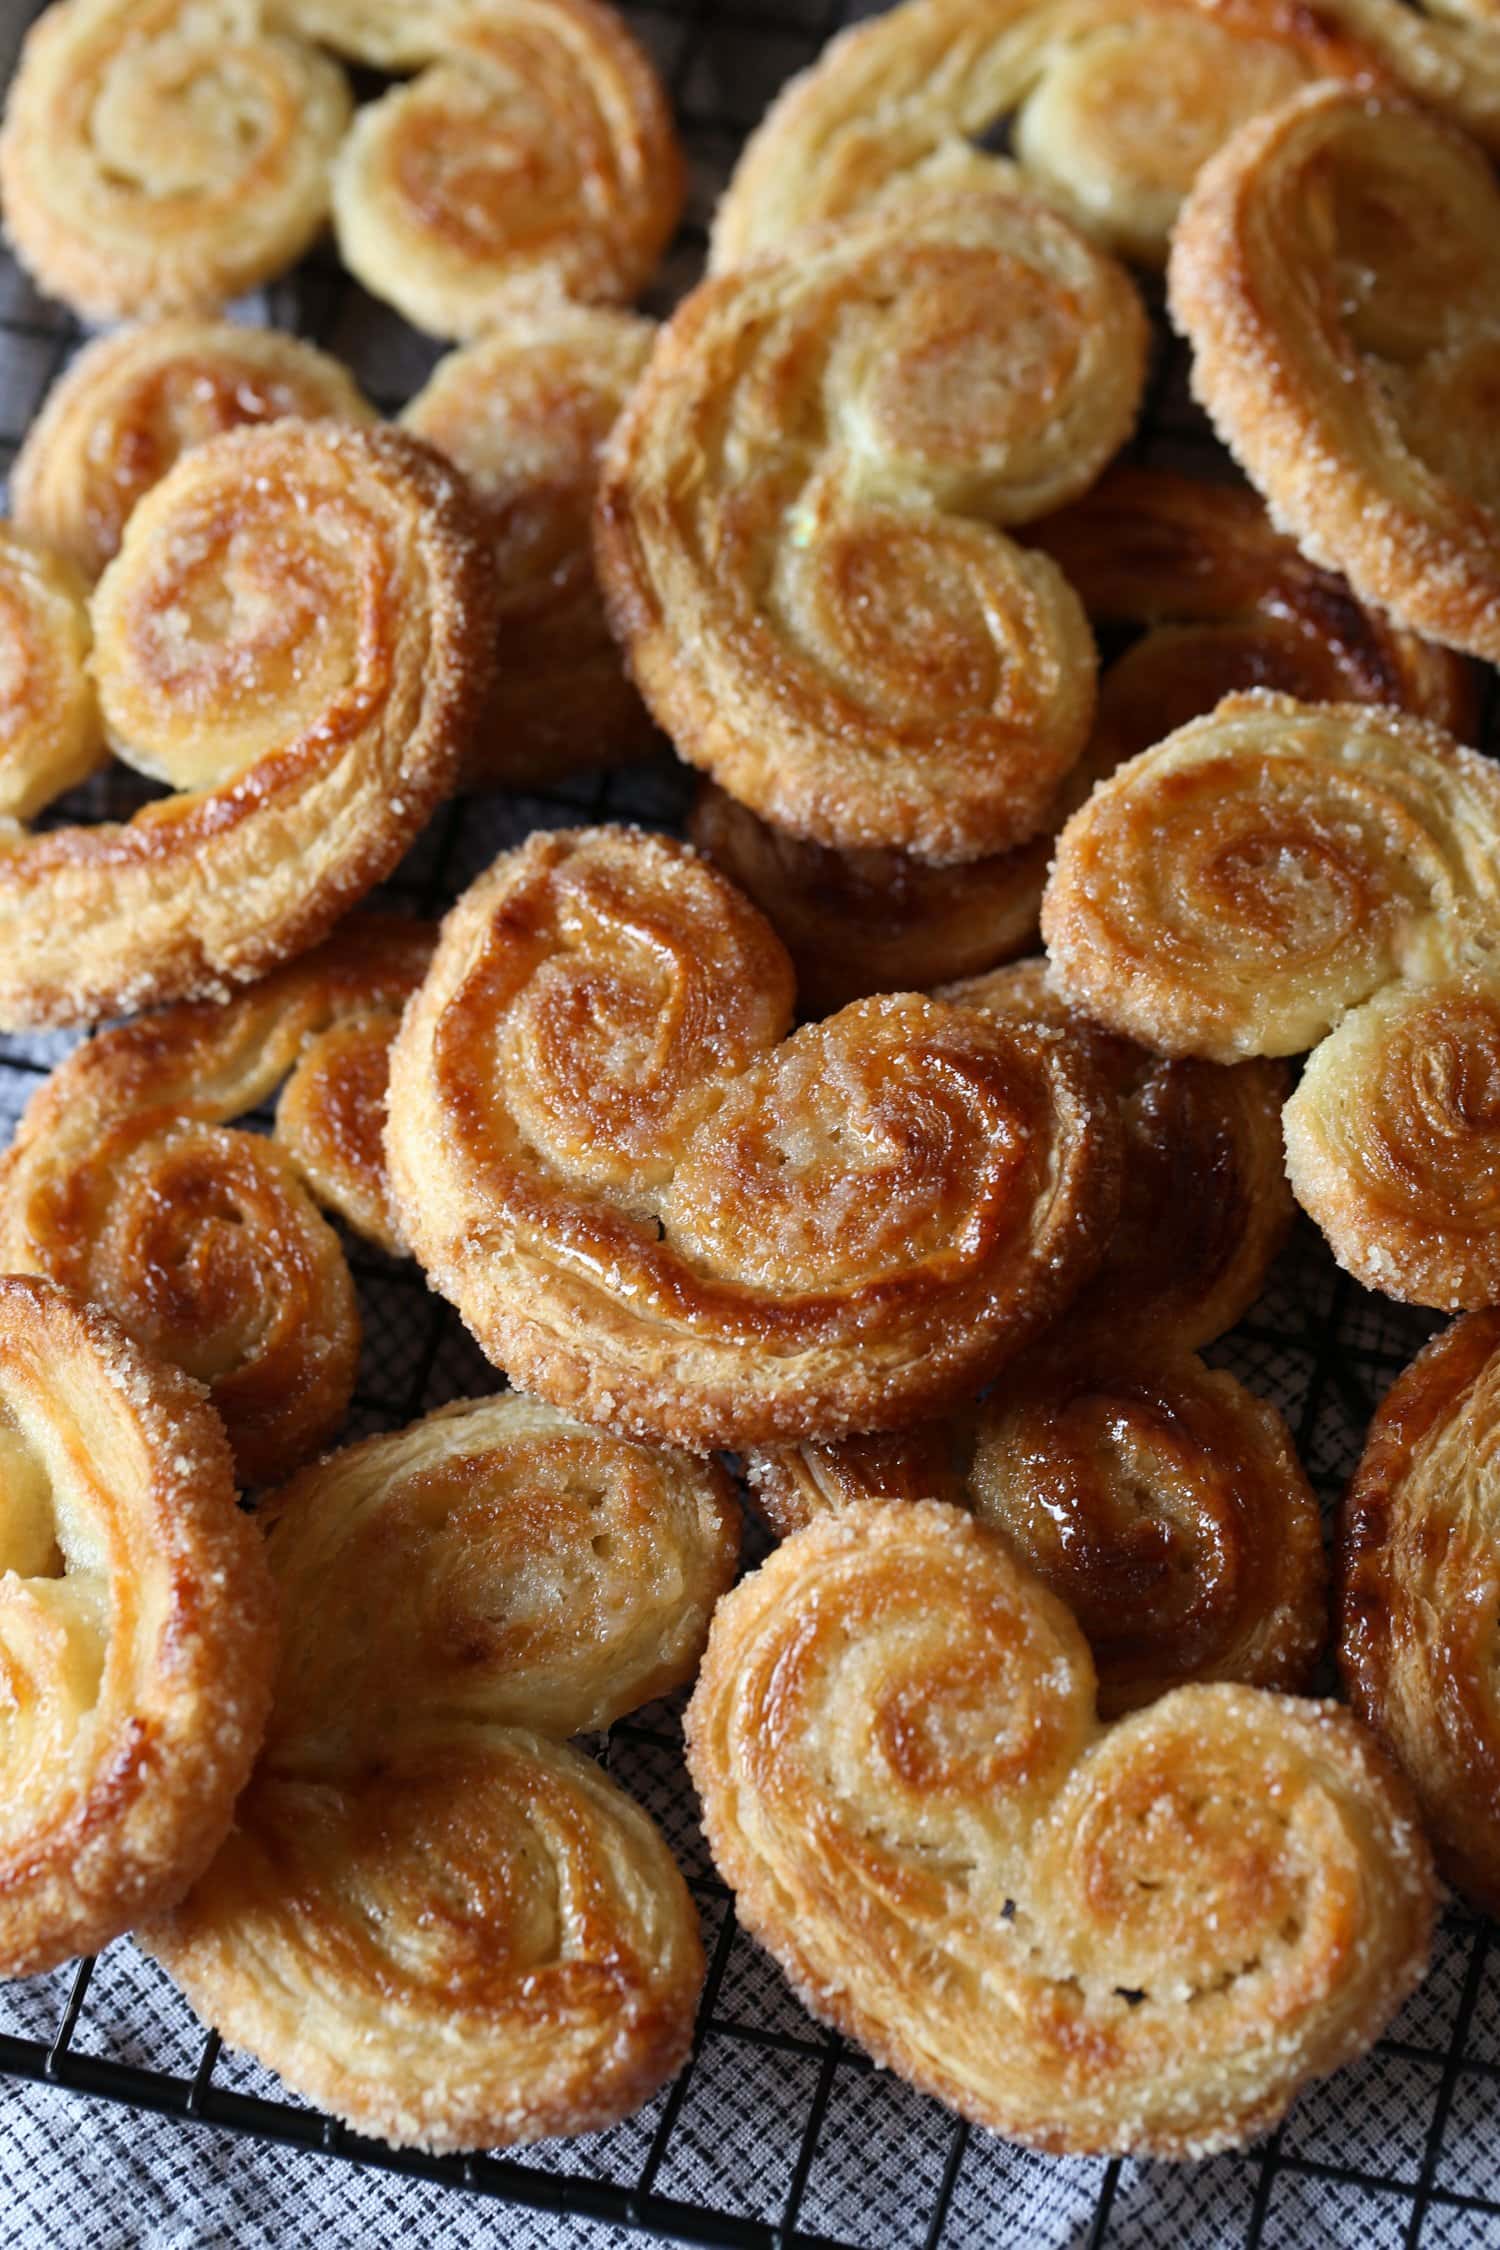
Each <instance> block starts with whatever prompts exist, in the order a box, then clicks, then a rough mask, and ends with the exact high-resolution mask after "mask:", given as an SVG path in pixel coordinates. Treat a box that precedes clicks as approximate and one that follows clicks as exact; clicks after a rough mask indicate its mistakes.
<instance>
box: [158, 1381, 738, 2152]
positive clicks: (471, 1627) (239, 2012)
mask: <svg viewBox="0 0 1500 2250" xmlns="http://www.w3.org/2000/svg"><path fill="white" fill-rule="evenodd" d="M264 1514H265V1516H266V1518H267V1520H268V1522H269V1525H270V1537H269V1550H270V1556H271V1565H272V1569H273V1571H274V1573H275V1577H276V1582H277V1588H278V1591H279V1593H280V1597H281V1603H282V1610H283V1615H284V1618H285V1644H284V1653H283V1658H282V1664H281V1671H280V1675H279V1678H278V1682H277V1689H276V1701H275V1707H274V1710H273V1714H272V1720H271V1728H270V1732H269V1735H268V1738H267V1746H266V1752H265V1755H264V1757H263V1758H262V1760H261V1763H260V1766H259V1768H258V1769H257V1772H256V1775H255V1778H254V1779H253V1781H252V1782H251V1785H250V1787H249V1789H248V1790H247V1791H246V1793H245V1796H244V1798H243V1799H242V1801H241V1805H240V1809H239V1814H238V1819H237V1822H236V1826H235V1829H234V1832H233V1834H232V1835H231V1836H230V1837H229V1839H228V1841H227V1842H226V1843H225V1845H224V1848H223V1850H222V1851H221V1852H220V1854H219V1856H218V1858H217V1859H216V1860H215V1861H214V1863H213V1865H212V1866H211V1867H210V1868H209V1870H208V1872H207V1874H206V1875H205V1876H204V1877H203V1879H202V1881H201V1882H199V1883H198V1884H197V1886H196V1887H195V1889H194V1890H193V1891H192V1892H191V1894H190V1895H189V1896H188V1898H187V1899H186V1900H185V1901H184V1902H183V1904H182V1905H181V1906H179V1907H178V1908H177V1910H176V1912H175V1913H173V1914H171V1915H169V1916H167V1917H166V1918H165V1919H163V1920H161V1921H158V1922H156V1923H154V1924H152V1925H151V1926H150V1928H149V1929H148V1930H147V1931H146V1932H145V1933H143V1942H144V1943H145V1944H146V1945H147V1947H148V1948H149V1950H150V1951H151V1952H152V1953H153V1954H155V1955H156V1957H157V1958H158V1959H159V1960H160V1961H162V1962H163V1963H164V1965H165V1966H166V1967H167V1969H168V1970H169V1971H170V1972H171V1974H172V1975H173V1976H174V1977H176V1978H177V1980H178V1981H179V1983H180V1984H181V1985H182V1986H183V1989H184V1990H185V1991H186V1993H187V1994H188V1997H189V1998H190V1999H191V2000H192V2002H193V2004H194V2006H195V2007H197V2008H198V2009H200V2010H201V2011H202V2013H203V2014H204V2016H205V2017H206V2018H208V2019H209V2020H211V2021H212V2022H213V2023H214V2024H215V2025H217V2026H218V2027H219V2028H220V2029H222V2030H223V2031H224V2032H225V2034H226V2035H227V2036H228V2037H229V2038H231V2039H233V2040H235V2041H237V2042H239V2043H240V2044H242V2045H244V2046H247V2047H249V2048H250V2049H251V2050H252V2051H253V2052H254V2053H255V2054H257V2055H258V2056H260V2058H261V2059H262V2060H263V2061H265V2062H267V2063H269V2064H270V2065H271V2066H272V2067H273V2068H274V2069H276V2070H279V2071H280V2072H281V2073H282V2075H283V2076H284V2077H285V2078H286V2079H287V2081H288V2082H289V2083H290V2084H291V2085H292V2086H293V2087H294V2088H296V2089H297V2091H299V2092H300V2093H303V2094H306V2095H307V2096H309V2098H311V2099H312V2100H313V2101H316V2102H318V2103H321V2104H322V2105H324V2106H325V2107H327V2108H330V2109H332V2110H334V2111H335V2112H336V2113H337V2114H338V2115H340V2116H342V2117H344V2118H347V2119H348V2120H349V2121H350V2123H352V2124H353V2125H355V2126H357V2127H358V2128H359V2129H360V2130H361V2131H363V2132H367V2133H379V2134H381V2135H382V2136H383V2137H384V2138H385V2139H387V2140H391V2141H395V2142H397V2143H402V2144H410V2143H416V2144H418V2145H420V2146H422V2147H427V2148H473V2147H485V2146H491V2145H494V2144H496V2143H505V2142H513V2141H528V2140H536V2139H538V2138H541V2137H542V2136H544V2135H548V2134H553V2133H579V2132H586V2131H591V2130H594V2129H596V2128H598V2127H600V2126H603V2125H607V2124H610V2123H613V2122H614V2121H615V2120H616V2119H617V2118H620V2117H624V2116H627V2115H629V2113H630V2112H631V2111H632V2110H634V2109H636V2108H638V2107H639V2106H640V2104H641V2103H642V2102H643V2101H645V2100H646V2099H647V2097H648V2096H649V2095H650V2094H652V2093H654V2092H655V2090H656V2088H657V2087H658V2086H659V2085H660V2084H661V2082H662V2081H663V2079H665V2078H668V2077H670V2076H671V2074H672V2073H673V2072H674V2071H675V2070H676V2069H677V2068H678V2067H679V2066H680V2064H681V2063H682V2061H683V2060H684V2058H685V2056H686V2054H687V2049H688V2043H689V2039H690V2037H691V2033H692V2023H693V2009H694V2004H695V2002H696V1999H697V1994H698V1987H699V1985H700V1983H701V1981H702V1975H703V1954H702V1948H701V1946H700V1943H699V1939H698V1925H697V1916H696V1914H695V1913H694V1910H693V1904H692V1900H691V1898H690V1897H689V1895H688V1892H687V1889H686V1886H685V1885H684V1883H683V1881H682V1878H681V1876H680V1875H679V1874H678V1872H677V1869H676V1867H675V1865H674V1864H673V1862H672V1858H671V1855H670V1854H669V1852H668V1851H667V1848H666V1846H665V1844H664V1843H663V1841H662V1839H661V1837H660V1836H659V1835H658V1833H657V1831H656V1830H655V1828H654V1827H653V1826H652V1824H651V1822H650V1821H649V1820H648V1819H647V1818H646V1816H645V1814H644V1813H643V1812H641V1811H640V1810H639V1808H638V1807H637V1806H635V1805H634V1804H632V1803H631V1802H630V1800H629V1799H628V1798H627V1797H625V1796H624V1795H623V1793H622V1792H621V1791H620V1790H619V1789H618V1788H616V1787H615V1785H614V1784H613V1783H612V1782H611V1781H610V1780H609V1779H608V1778H607V1776H606V1775H605V1774H604V1773H603V1772H601V1771H600V1769H599V1768H598V1767H597V1766H596V1765H594V1764H593V1763H592V1761H591V1760H589V1759H587V1758H585V1757H582V1756H580V1755H579V1754H578V1752H576V1751H574V1750H571V1749H569V1748H567V1747H566V1744H565V1740H564V1738H565V1737H566V1736H568V1735H569V1734H573V1733H576V1732H578V1731H579V1730H580V1729H581V1728H585V1727H596V1726H602V1725H606V1724H608V1723H609V1722H610V1721H611V1720H612V1719H614V1718H617V1717H619V1716H620V1715H621V1714H622V1713H624V1712H626V1711H629V1710H632V1709H633V1708H634V1707H635V1706H636V1705H637V1704H638V1703H640V1702H642V1701H643V1700H645V1699H646V1698H647V1697H649V1696H652V1695H656V1694H659V1693H661V1692H663V1691H664V1690H665V1689H667V1688H669V1687H672V1686H675V1685H677V1684H679V1683H680V1682H681V1681H683V1680H684V1679H687V1678H689V1677H690V1676H691V1674H692V1672H693V1670H694V1669H695V1667H696V1664H697V1661H698V1656H699V1653H700V1651H701V1649H702V1646H703V1641H704V1636H705V1633H706V1630H707V1624H708V1616H709V1612H710V1610H711V1609H712V1607H713V1604H714V1602H715V1601H716V1600H717V1598H718V1597H719V1595H720V1594H721V1593H722V1592H723V1591H724V1589H725V1587H726V1586H727V1585H728V1583H729V1580H730V1578H731V1577H732V1575H733V1570H734V1562H735V1551H736V1545H737V1535H738V1519H737V1512H736V1509H735V1505H734V1501H733V1497H732V1495H731V1493H730V1490H729V1486H728V1482H727V1480H726V1479H725V1477H724V1475H723V1473H722V1471H720V1470H719V1469H717V1468H715V1467H713V1466H711V1465H710V1464H707V1463H702V1462H694V1461H689V1460H688V1459H686V1458H685V1457H684V1456H682V1455H680V1454H678V1455H673V1454H668V1453H663V1452H660V1451H658V1450H656V1449H655V1448H652V1447H648V1446H642V1445H634V1444H630V1443H627V1442H626V1441H624V1440H622V1439H620V1438H615V1437H609V1436H605V1435H604V1434H603V1433H601V1432H600V1431H597V1430H591V1429H585V1428H583V1427H582V1426H580V1425H579V1424H578V1423H576V1422H570V1421H568V1420H567V1419H566V1418H565V1417H564V1416H562V1415H560V1414H557V1413H554V1412H553V1411H552V1409H550V1408H549V1407H545V1406H538V1405H536V1404H535V1403H534V1402H533V1401H531V1400H530V1399H523V1398H520V1397H517V1396H515V1395H514V1394H512V1395H510V1396H507V1397H504V1398H498V1399H482V1400H475V1401H471V1402H466V1403H464V1404H461V1405H459V1406H455V1407H450V1408H448V1409H446V1410H445V1411H444V1412H442V1413H439V1414H434V1415H429V1416H428V1418H427V1419H426V1420H425V1421H422V1422H417V1423H414V1424H413V1425H412V1427H411V1428H410V1429H407V1430H402V1431H400V1432H399V1433H398V1434H397V1435H395V1436H393V1437H382V1438H375V1439H372V1440H370V1441H369V1442H368V1443H366V1444H364V1445H358V1446H354V1447H352V1448H350V1449H349V1450H348V1451H346V1452H343V1453H336V1454H333V1455H331V1456H330V1458H329V1459H328V1460H326V1461H323V1462H320V1463H319V1464H318V1466H317V1467H316V1468H314V1469H311V1470H308V1471H306V1472H304V1474H303V1475H302V1476H301V1477H300V1478H299V1479H298V1480H297V1481H296V1482H295V1483H294V1484H293V1485H291V1486H289V1487H288V1488H287V1490H286V1491H285V1492H283V1493H280V1494H278V1495H277V1496H276V1497H275V1498H274V1499H273V1500H272V1501H271V1502H270V1503H269V1505H268V1507H267V1509H266V1510H265V1511H264Z"/></svg>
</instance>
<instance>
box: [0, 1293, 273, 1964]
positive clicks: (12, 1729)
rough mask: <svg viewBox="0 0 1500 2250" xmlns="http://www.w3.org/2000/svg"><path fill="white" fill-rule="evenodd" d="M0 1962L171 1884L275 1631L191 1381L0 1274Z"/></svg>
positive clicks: (89, 1946) (58, 1943) (183, 1866)
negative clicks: (1, 1721)
mask: <svg viewBox="0 0 1500 2250" xmlns="http://www.w3.org/2000/svg"><path fill="white" fill-rule="evenodd" d="M0 1480H3V1490H4V1504H3V1508H0V1712H3V1713H4V1725H3V1727H0V1783H3V1786H0V1976H32V1975H35V1974H36V1973H37V1972H38V1971H39V1970H42V1969H50V1968H53V1967H55V1966H56V1964H57V1963H58V1962H59V1961H63V1960H66V1959H67V1957H68V1955H69V1954H70V1953H91V1952H93V1951H95V1950H96V1949H97V1948H99V1947H101V1946H104V1945H107V1944H108V1943H109V1941H110V1939H111V1938H114V1937H117V1936H118V1935H119V1934H120V1932H121V1931H122V1930H127V1929H129V1928H130V1926H131V1925H132V1923H134V1922H136V1921H137V1920H138V1919H139V1918H140V1917H141V1916H142V1915H144V1914H150V1913H155V1912H159V1911H160V1909H161V1908H163V1907H165V1906H169V1905H170V1904H171V1903H172V1901H173V1900H174V1899H177V1898H180V1897H181V1895H182V1893H183V1892H184V1891H185V1890H186V1889H187V1887H188V1885H189V1884H190V1883H191V1882H192V1881H193V1880H194V1879H195V1877H197V1876H198V1875H199V1874H201V1872H202V1871H203V1869H204V1867H206V1866H207V1864H208V1862H209V1860H210V1859H211V1858H212V1856H213V1854H214V1853H215V1852H216V1851H217V1849H218V1847H219V1845H220V1844H221V1842H222V1841H223V1838H224V1834H225V1831H226V1830H227V1828H228V1826H229V1822H230V1816H231V1813H232V1811H233V1807H234V1801H235V1797H236V1795H237V1794H238V1792H239V1789H240V1787H241V1785H242V1784H243V1782H244V1780H245V1778H246V1776H247V1775H248V1773H249V1771H250V1766H251V1762H252V1760H253V1759H254V1757H255V1754H256V1751H257V1749H258V1748H259V1746H260V1738H261V1731H262V1728H263V1727H264V1724H265V1718H266V1711H267V1707H268V1705H269V1701H270V1693H271V1674H272V1669H273V1666H274V1663H275V1652H276V1629H275V1612H274V1607H273V1603H272V1594H271V1585H270V1579H269V1575H268V1573H267V1571H266V1567H265V1562H264V1559H263V1557H262V1554H261V1551H260V1541H259V1539H258V1538H257V1537H256V1535H255V1531H254V1529H253V1527H252V1526H251V1524H250V1523H249V1521H248V1520H247V1518H245V1517H244V1516H242V1515H241V1514H240V1512H239V1510H238V1508H237V1507H236V1505H235V1492H234V1479H233V1476H232V1474H231V1471H230V1465H229V1450H228V1448H227V1446H226V1445H225V1443H224V1432H223V1430H222V1428H221V1427H220V1425H219V1421H218V1418H217V1416H216V1415H215V1414H214V1412H213V1410H212V1408H211V1407H209V1405H208V1404H207V1403H206V1401H205V1399H204V1396H203V1393H202V1391H201V1390H200V1389H199V1388H198V1385H197V1384H196V1383H194V1382H191V1381H190V1380H189V1379H188V1377H187V1376H185V1375H181V1374H179V1373H178V1371H177V1369H176V1368H174V1367H163V1366H161V1365H159V1364H158V1363H157V1362H156V1361H154V1360H152V1359H151V1358H149V1357H148V1356H147V1354H146V1353H144V1352H142V1351H141V1350H139V1349H138V1348H137V1346H136V1345H134V1344H133V1343H132V1342H131V1341H130V1339H129V1337H128V1336H126V1335H125V1334H124V1333H123V1332H122V1331H121V1330H120V1329H119V1328H118V1327H117V1326H116V1324H115V1322H114V1321H112V1320H111V1319H110V1318H109V1317H108V1316H107V1314H105V1313H104V1312H102V1311H101V1310H100V1309H99V1308H98V1307H97V1306H95V1305H86V1304H84V1303H82V1302H81V1301H80V1300H77V1299H75V1298H73V1297H70V1296H69V1295H68V1294H67V1293H66V1292H65V1291H64V1290H61V1289H58V1288H56V1287H55V1286H54V1285H53V1284H52V1283H51V1282H49V1281H34V1280H27V1279H24V1278H17V1277H15V1276H7V1277H5V1278H4V1279H0Z"/></svg>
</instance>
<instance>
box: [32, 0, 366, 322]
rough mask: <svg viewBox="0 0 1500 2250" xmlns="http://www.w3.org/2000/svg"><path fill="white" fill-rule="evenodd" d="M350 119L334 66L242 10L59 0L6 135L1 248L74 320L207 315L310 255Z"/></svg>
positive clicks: (144, 1)
mask: <svg viewBox="0 0 1500 2250" xmlns="http://www.w3.org/2000/svg"><path fill="white" fill-rule="evenodd" d="M349 114H350V104H349V90H348V87H347V86H346V84H345V82H344V75H343V72H342V71H341V70H340V69H339V67H338V65H337V64H336V63H334V62H331V61H330V60H329V59H328V57H327V56H326V55H320V54H318V53H317V52H316V51H315V50H314V49H313V48H311V47H308V46H305V45H303V44H302V43H301V42H300V41H298V40H296V39H291V38H287V37H285V36H283V35H282V34H281V33H279V32H276V31H274V30H271V29H269V28H268V27H267V26H266V24H265V22H264V21H263V19H262V11H261V9H260V8H259V7H258V6H256V5H253V4H246V0H58V4H56V5H54V6H53V7H50V8H48V9H47V11H46V13H45V14H44V15H43V16H42V17H41V18H40V19H39V21H38V22H37V23H36V24H35V25H34V27H33V29H32V30H31V32H30V34H29V35H28V37H27V40H26V44H25V46H24V47H23V49H22V51H21V63H20V68H19V69H18V70H17V72H16V76H15V79H14V81H13V82H12V85H11V90H10V98H9V102H8V104H7V107H6V112H5V124H4V129H3V131H0V198H3V201H4V206H5V225H6V231H7V233H8V234H9V236H10V239H11V241H12V243H13V244H14V246H15V249H16V252H17V255H18V256H19V257H20V259H21V262H22V264H23V265H25V266H26V267H27V268H28V270H29V271H30V272H31V273H32V274H34V275H35V277H36V279H37V280H38V281H39V282H40V283H41V285H42V287H43V288H44V289H47V290H49V291H51V292H52V294H53V295H54V296H57V297H61V298H62V299H63V300H64V302H65V303H67V304H69V305H71V306H72V307H73V308H74V310H75V311H76V312H79V313H81V314H82V315H83V316H84V318H85V319H88V320H98V321H107V320H122V319H130V318H132V317H134V316H135V315H137V314H141V313H165V312H193V311H205V310H207V309H209V308H210V307H212V306H214V305H218V304H222V303H223V302H224V301H225V299H226V298H229V297H235V296H238V295H239V294H240V292H241V291H242V290H245V289H250V288H253V287H254V286H255V285H256V283H257V282H261V281H266V280H268V279H269V278H270V277H271V276H272V275H273V274H276V273H279V272H280V271H281V270H282V268H283V267H285V266H289V265H290V264H291V263H292V261H293V259H295V258H297V257H300V256H301V254H302V252H303V251H304V250H305V249H306V248H307V246H308V244H309V243H310V242H311V241H312V239H313V237H314V236H315V235H316V234H317V232H318V230H319V228H320V227H321V226H322V224H323V221H324V219H325V218H326V216H327V213H328V166H329V160H330V158H331V157H332V155H333V152H334V149H335V147H336V145H337V143H338V141H339V139H340V137H341V136H342V134H343V132H344V129H345V127H346V125H347V124H348V121H349Z"/></svg>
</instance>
